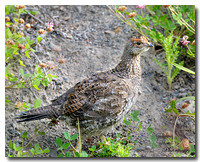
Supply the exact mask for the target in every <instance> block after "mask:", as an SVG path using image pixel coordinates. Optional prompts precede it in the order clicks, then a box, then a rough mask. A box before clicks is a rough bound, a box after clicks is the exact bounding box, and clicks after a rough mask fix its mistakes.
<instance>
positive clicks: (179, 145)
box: [165, 136, 196, 157]
mask: <svg viewBox="0 0 200 162" xmlns="http://www.w3.org/2000/svg"><path fill="white" fill-rule="evenodd" d="M183 141H187V139H183V140H182V141H181V139H180V138H179V137H177V136H175V137H174V139H172V138H171V137H169V138H167V139H166V140H165V143H167V144H170V147H173V148H174V154H173V156H174V157H184V156H185V155H183V154H182V153H179V152H177V151H178V150H180V151H183V150H185V149H186V148H184V145H183ZM187 150H188V151H187V152H186V154H187V157H195V152H196V150H195V148H194V145H193V144H190V143H188V146H187ZM175 151H176V152H175ZM192 154H193V155H192Z"/></svg>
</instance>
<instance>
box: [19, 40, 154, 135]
mask: <svg viewBox="0 0 200 162" xmlns="http://www.w3.org/2000/svg"><path fill="white" fill-rule="evenodd" d="M149 46H151V44H150V43H149V42H148V41H147V40H146V38H144V37H133V38H132V39H131V41H129V42H128V44H127V45H126V47H125V49H124V53H123V56H122V58H121V61H120V63H119V64H118V65H117V66H116V67H115V68H114V69H112V70H109V71H107V72H101V73H97V74H94V75H92V76H91V77H90V78H88V79H84V80H83V81H81V82H79V83H77V84H76V85H75V86H74V87H72V88H71V89H69V90H68V91H67V92H66V93H64V94H63V95H61V96H59V97H58V98H56V99H54V100H52V104H51V105H48V106H44V107H40V108H38V109H32V110H29V111H26V112H22V113H21V114H19V115H18V116H17V117H16V118H17V119H18V122H24V121H30V120H37V119H42V118H51V119H57V118H58V119H61V120H65V121H66V123H67V124H68V125H70V126H73V127H76V128H77V119H79V123H80V128H81V132H82V134H90V135H91V134H99V133H101V132H103V131H104V130H106V129H107V128H108V127H110V126H112V125H114V124H116V123H118V122H119V121H121V120H122V119H123V117H124V115H126V114H127V113H128V112H129V111H130V110H131V108H132V107H133V104H134V103H135V102H136V100H137V96H138V94H139V91H140V88H141V87H140V82H141V68H140V53H142V52H144V51H147V50H148V48H149Z"/></svg>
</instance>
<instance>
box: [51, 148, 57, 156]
mask: <svg viewBox="0 0 200 162" xmlns="http://www.w3.org/2000/svg"><path fill="white" fill-rule="evenodd" d="M49 154H50V157H57V156H58V155H57V151H56V150H53V149H50V153H49Z"/></svg>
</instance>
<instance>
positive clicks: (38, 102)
mask: <svg viewBox="0 0 200 162" xmlns="http://www.w3.org/2000/svg"><path fill="white" fill-rule="evenodd" d="M41 103H42V101H41V100H40V99H36V100H35V101H34V108H38V107H40V105H41Z"/></svg>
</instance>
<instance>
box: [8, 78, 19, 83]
mask: <svg viewBox="0 0 200 162" xmlns="http://www.w3.org/2000/svg"><path fill="white" fill-rule="evenodd" d="M9 80H10V81H11V82H16V81H17V78H16V77H9Z"/></svg>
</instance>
